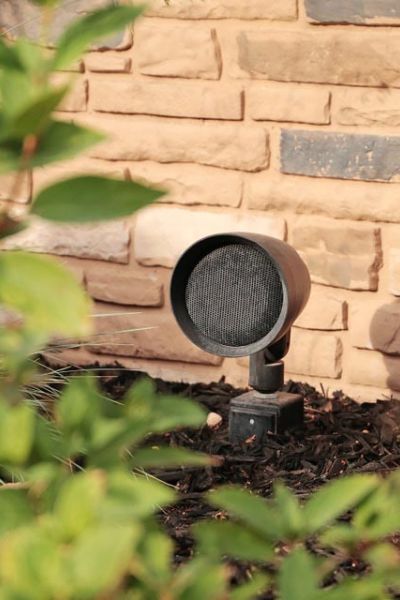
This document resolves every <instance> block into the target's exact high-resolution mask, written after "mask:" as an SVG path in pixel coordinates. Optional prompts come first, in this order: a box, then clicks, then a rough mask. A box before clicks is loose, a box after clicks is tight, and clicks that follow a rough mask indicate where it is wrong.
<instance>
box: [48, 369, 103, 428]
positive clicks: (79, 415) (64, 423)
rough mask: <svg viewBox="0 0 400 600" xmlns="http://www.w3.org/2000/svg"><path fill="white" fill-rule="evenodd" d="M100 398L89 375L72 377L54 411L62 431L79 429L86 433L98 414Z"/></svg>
mask: <svg viewBox="0 0 400 600" xmlns="http://www.w3.org/2000/svg"><path fill="white" fill-rule="evenodd" d="M100 404H101V398H100V395H99V392H98V390H97V387H96V383H95V381H94V380H93V378H92V377H91V376H90V375H86V376H85V375H83V376H82V375H80V376H79V377H73V378H72V379H71V380H70V381H69V383H68V384H67V385H66V387H65V388H64V389H63V392H62V394H61V396H60V398H59V400H58V402H57V405H56V413H57V417H58V421H59V424H60V427H61V429H62V430H63V432H64V433H66V432H69V431H75V430H79V431H82V432H83V433H86V434H87V433H88V430H90V429H91V426H92V425H93V424H95V422H96V417H97V416H98V415H99V414H100Z"/></svg>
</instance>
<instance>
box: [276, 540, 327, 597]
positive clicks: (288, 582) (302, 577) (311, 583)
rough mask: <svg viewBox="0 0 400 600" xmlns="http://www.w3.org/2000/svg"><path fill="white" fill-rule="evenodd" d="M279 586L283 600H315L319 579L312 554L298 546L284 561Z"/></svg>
mask: <svg viewBox="0 0 400 600" xmlns="http://www.w3.org/2000/svg"><path fill="white" fill-rule="evenodd" d="M278 587H279V592H280V596H279V597H280V598H281V599H282V600H313V598H314V597H315V594H316V593H317V590H318V580H317V575H316V571H315V569H314V563H313V560H312V558H311V556H310V555H309V554H308V552H306V550H303V549H302V548H298V549H296V550H294V551H293V552H292V553H291V554H289V555H288V556H287V557H286V558H285V560H284V561H283V563H282V566H281V569H280V572H279V576H278Z"/></svg>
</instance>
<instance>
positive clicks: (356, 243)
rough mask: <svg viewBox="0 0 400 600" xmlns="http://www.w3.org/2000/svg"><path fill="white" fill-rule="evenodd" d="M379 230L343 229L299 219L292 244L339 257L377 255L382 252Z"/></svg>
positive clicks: (351, 226)
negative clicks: (341, 255)
mask: <svg viewBox="0 0 400 600" xmlns="http://www.w3.org/2000/svg"><path fill="white" fill-rule="evenodd" d="M380 232H381V230H380V228H379V227H373V226H366V225H363V226H361V225H359V226H358V227H355V226H354V225H348V224H346V225H344V224H342V223H338V224H337V223H335V222H329V221H328V220H323V219H319V220H314V221H311V220H310V219H305V218H304V219H299V220H298V221H297V224H296V225H295V227H294V228H293V243H294V245H295V246H296V248H298V249H299V250H305V251H307V250H324V251H326V252H333V253H337V254H344V255H346V256H349V255H361V256H362V255H365V254H375V253H377V252H378V251H380V248H381V235H380Z"/></svg>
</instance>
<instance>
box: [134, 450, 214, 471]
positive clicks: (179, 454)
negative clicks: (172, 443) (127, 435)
mask: <svg viewBox="0 0 400 600" xmlns="http://www.w3.org/2000/svg"><path fill="white" fill-rule="evenodd" d="M211 464H212V461H211V459H210V457H209V456H207V454H200V453H199V452H191V451H190V450H185V449H184V448H168V447H164V446H161V447H160V448H143V449H141V450H136V451H135V454H134V456H133V460H132V462H131V465H132V466H133V467H142V468H144V469H146V468H151V467H181V466H183V465H194V466H197V465H198V466H207V465H211Z"/></svg>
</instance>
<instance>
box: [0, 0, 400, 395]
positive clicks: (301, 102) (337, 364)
mask: <svg viewBox="0 0 400 600" xmlns="http://www.w3.org/2000/svg"><path fill="white" fill-rule="evenodd" d="M1 4H2V7H3V4H4V5H7V2H5V3H4V2H1ZM11 4H13V5H15V4H16V3H14V2H13V3H11ZM69 4H70V5H71V2H70V3H69ZM72 4H73V5H74V7H75V8H76V7H78V8H76V10H77V11H78V10H83V9H86V8H88V7H89V6H91V5H92V4H93V3H92V2H89V1H87V2H75V3H72ZM74 10H75V9H74ZM1 11H3V13H2V14H3V26H10V23H11V25H12V18H13V17H12V16H10V15H8V16H7V19H8V22H7V19H6V18H5V12H4V9H3V8H1V9H0V22H1V18H2V17H1ZM76 71H77V72H76V73H75V75H74V77H75V79H76V81H75V89H74V92H73V93H72V94H71V96H70V97H69V98H68V99H67V101H66V102H65V103H64V105H63V106H62V112H60V115H63V116H64V118H66V119H73V120H76V121H79V122H81V123H87V124H90V125H93V126H96V127H98V128H99V129H101V130H104V131H105V132H107V133H108V134H109V139H108V141H107V142H106V143H104V144H102V145H99V146H98V147H95V148H94V149H93V150H92V151H91V152H90V154H88V155H87V156H85V157H84V158H83V159H79V160H76V161H73V162H71V163H69V164H65V165H64V164H61V165H56V166H55V167H53V168H51V169H46V170H43V171H40V170H39V171H38V172H37V173H36V174H35V175H34V178H33V190H34V191H35V190H38V189H39V188H40V187H41V186H43V185H44V184H47V183H49V182H50V181H52V180H53V179H54V178H57V177H59V176H64V175H70V174H72V173H77V172H85V171H86V172H87V171H90V172H93V173H97V172H101V173H109V174H111V175H115V176H119V177H126V178H129V177H132V178H138V179H141V180H144V181H151V182H153V183H156V184H159V185H162V186H165V187H166V188H167V189H169V190H170V193H169V195H168V196H167V197H166V198H164V199H163V201H162V202H161V203H159V204H157V205H155V206H153V207H152V208H149V209H147V210H144V211H142V212H141V213H140V214H138V215H137V217H136V218H135V219H132V220H130V221H129V222H118V221H117V222H113V223H109V224H104V225H103V224H102V225H96V226H91V227H86V226H85V227H80V228H78V227H68V228H60V227H49V226H47V225H46V226H45V225H44V224H43V223H39V222H38V223H37V224H35V225H34V226H33V227H32V229H31V230H30V231H29V232H28V233H24V234H22V235H20V238H19V240H17V242H15V243H16V244H17V245H18V246H21V247H29V248H31V249H32V250H35V251H38V252H49V253H52V254H56V255H60V257H62V258H61V259H60V260H62V261H63V262H65V263H66V264H68V265H70V267H71V268H72V269H73V271H74V272H75V273H76V274H77V277H79V278H80V280H82V281H83V282H84V284H85V285H86V287H87V289H88V291H89V293H90V294H91V296H92V297H93V298H94V300H95V301H96V302H95V311H96V312H97V313H100V314H102V315H108V316H102V317H99V318H97V319H96V320H95V322H96V324H97V328H98V333H99V334H101V335H99V336H97V337H94V338H93V340H90V343H88V344H87V345H86V346H85V347H84V348H83V349H81V350H79V351H78V350H71V351H68V352H66V353H64V354H60V356H59V360H60V361H70V362H79V361H81V362H85V363H87V364H90V363H92V364H93V363H94V362H99V363H107V364H112V363H113V362H114V361H115V360H117V361H118V362H119V363H121V364H123V365H127V366H130V367H133V368H138V369H142V370H145V371H147V372H149V373H151V374H153V375H158V376H162V377H164V378H166V379H175V380H181V379H183V380H189V381H210V380H216V379H218V378H219V377H221V375H226V377H227V379H228V381H230V382H232V383H234V384H246V381H247V359H240V360H234V359H227V360H224V361H222V359H219V358H217V357H213V356H210V355H208V354H206V353H204V352H201V351H200V350H198V349H196V348H195V347H194V346H192V345H191V344H190V343H189V342H188V341H187V340H186V339H185V338H184V336H183V335H182V334H181V333H180V331H179V330H178V328H177V326H176V325H175V323H174V319H173V317H172V314H171V310H170V305H169V300H168V284H169V278H170V274H171V267H172V266H173V265H174V263H175V261H176V259H177V257H178V255H179V253H180V252H181V251H182V250H183V249H184V248H185V247H186V246H187V245H188V244H190V243H191V242H193V241H194V240H196V239H197V238H199V237H201V236H204V235H207V234H210V233H214V232H220V231H229V230H248V231H257V232H260V233H265V234H267V235H272V236H275V237H278V238H280V239H286V240H287V241H288V242H289V243H291V244H293V245H294V247H295V248H296V249H297V250H298V251H299V252H300V253H301V255H302V256H303V258H304V260H305V261H306V263H307V264H308V266H309V269H310V272H311V276H312V280H313V283H314V285H313V291H312V296H311V299H310V302H309V305H308V307H307V309H306V310H305V312H304V313H303V315H302V316H301V317H300V319H299V320H298V321H297V323H296V327H295V328H294V329H293V338H292V347H291V351H290V354H289V356H288V358H287V360H286V365H287V374H288V376H290V377H292V378H295V379H297V380H302V381H309V382H311V383H313V384H317V385H319V384H320V383H322V385H323V386H324V389H327V388H329V390H330V391H333V390H334V389H339V388H342V389H344V391H345V392H347V393H349V394H352V395H354V396H355V397H357V398H359V399H373V398H376V397H378V396H380V397H381V396H382V394H386V395H390V394H392V393H393V394H394V395H396V394H398V393H400V303H399V302H398V298H399V297H400V237H399V233H400V226H399V222H400V184H399V182H400V130H399V128H400V2H399V1H398V0H299V2H298V3H297V0H170V2H169V5H168V6H167V5H166V4H165V3H164V0H153V2H152V5H151V8H149V10H148V13H147V16H146V18H144V19H142V20H141V22H140V23H139V22H138V23H137V25H136V26H135V31H134V35H133V37H132V33H131V32H126V34H125V35H124V37H123V39H119V40H114V41H113V42H112V43H110V44H109V45H108V48H103V51H101V52H100V51H93V52H90V53H89V54H88V56H87V57H86V59H85V60H84V61H83V62H81V63H79V64H78V65H76ZM65 76H67V75H66V74H60V78H61V77H65ZM68 76H70V75H68ZM31 183H32V182H27V185H26V189H25V192H24V193H23V194H22V195H21V196H22V197H21V198H20V200H24V199H25V198H26V197H27V196H29V194H30V193H31V191H32V190H31V188H32V185H31ZM8 189H9V179H8V180H6V179H4V178H3V180H2V184H1V186H0V197H1V196H4V195H7V190H8ZM110 201H112V199H110ZM132 313H134V314H132ZM134 330H136V331H134Z"/></svg>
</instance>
